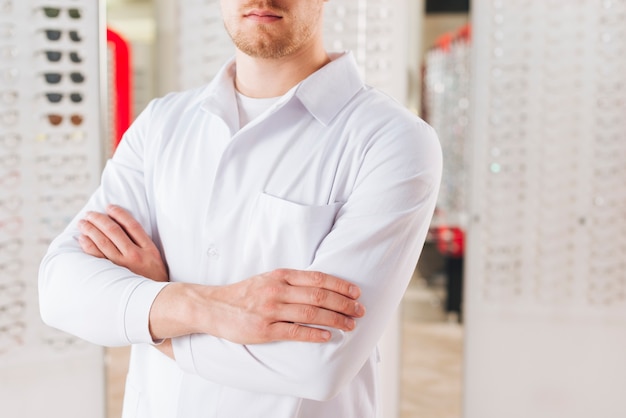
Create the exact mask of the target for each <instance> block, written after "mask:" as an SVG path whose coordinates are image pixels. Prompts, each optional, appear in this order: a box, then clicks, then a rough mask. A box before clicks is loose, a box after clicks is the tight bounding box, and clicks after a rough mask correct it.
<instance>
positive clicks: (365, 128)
mask: <svg viewBox="0 0 626 418" xmlns="http://www.w3.org/2000/svg"><path fill="white" fill-rule="evenodd" d="M338 122H339V123H340V124H343V125H344V128H345V129H346V130H347V131H349V132H351V133H352V135H351V136H352V137H353V138H355V139H356V140H357V141H364V142H365V144H362V145H365V146H366V147H368V148H371V147H375V148H378V147H385V148H391V149H395V150H396V151H397V152H411V151H415V152H420V153H432V154H438V153H440V152H441V147H440V144H439V138H438V136H437V134H436V132H435V130H434V129H433V128H432V127H431V126H430V125H429V124H428V123H426V122H425V121H424V120H423V119H421V118H420V117H419V116H417V115H416V114H415V113H413V112H411V111H410V110H409V109H407V108H406V107H405V106H404V105H402V104H401V103H399V102H398V101H397V100H395V99H394V98H393V97H391V96H389V95H388V94H386V93H384V92H382V91H380V90H378V89H375V88H373V87H370V86H365V87H364V88H363V89H361V90H360V91H359V92H358V93H357V94H356V95H355V96H354V97H353V98H352V100H350V102H349V103H348V104H347V105H346V106H345V108H344V109H343V110H342V112H341V114H340V117H339V118H338Z"/></svg>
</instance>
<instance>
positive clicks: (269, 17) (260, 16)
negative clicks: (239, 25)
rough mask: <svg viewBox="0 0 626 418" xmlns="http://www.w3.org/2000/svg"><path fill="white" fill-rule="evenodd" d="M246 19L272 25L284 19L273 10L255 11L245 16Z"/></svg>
mask: <svg viewBox="0 0 626 418" xmlns="http://www.w3.org/2000/svg"><path fill="white" fill-rule="evenodd" d="M243 16H244V17H245V18H247V19H250V20H252V21H255V22H260V23H271V22H275V21H277V20H280V19H282V18H283V17H282V16H281V15H280V14H278V13H276V12H273V11H271V10H263V9H253V10H250V11H249V12H247V13H245V14H244V15H243Z"/></svg>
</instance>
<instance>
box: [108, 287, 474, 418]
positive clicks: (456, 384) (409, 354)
mask: <svg viewBox="0 0 626 418" xmlns="http://www.w3.org/2000/svg"><path fill="white" fill-rule="evenodd" d="M444 297H445V293H444V291H443V286H442V281H441V280H429V281H428V282H427V281H426V280H424V279H422V278H420V277H418V276H417V275H416V277H414V278H413V280H412V282H411V285H410V286H409V289H408V290H407V293H406V296H405V298H404V301H403V307H402V318H403V321H402V353H403V354H402V371H401V379H402V384H401V394H400V395H401V401H400V415H401V416H400V418H460V417H461V396H462V385H461V378H462V374H461V373H462V364H461V359H462V347H463V327H462V326H461V325H459V324H458V322H457V321H456V320H455V318H449V317H448V316H447V315H446V314H445V313H444V312H443V309H442V303H443V299H444ZM128 354H129V352H128V349H127V348H115V349H109V350H108V351H107V366H108V367H107V378H108V385H107V396H108V406H109V409H108V410H109V413H108V418H119V417H120V412H121V408H122V397H123V391H124V376H125V374H126V365H127V364H128ZM385 418H387V417H385Z"/></svg>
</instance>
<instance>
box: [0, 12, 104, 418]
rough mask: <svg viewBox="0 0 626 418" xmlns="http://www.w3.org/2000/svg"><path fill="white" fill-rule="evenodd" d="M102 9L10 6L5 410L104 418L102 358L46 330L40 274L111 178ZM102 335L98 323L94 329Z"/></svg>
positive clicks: (2, 229)
mask: <svg viewBox="0 0 626 418" xmlns="http://www.w3.org/2000/svg"><path fill="white" fill-rule="evenodd" d="M101 29H102V25H101V12H100V6H99V4H98V2H82V1H79V0H47V1H39V0H31V1H23V0H19V1H18V0H5V1H2V2H0V186H1V187H0V248H1V251H0V405H2V413H1V415H2V416H6V417H29V418H30V417H40V416H46V417H68V416H82V417H96V418H97V417H101V416H103V415H104V409H105V408H104V364H103V356H102V349H101V348H99V347H94V346H91V345H89V344H87V343H84V342H82V341H80V340H78V339H76V338H73V337H71V336H68V335H66V334H63V333H61V332H58V331H55V330H53V329H51V328H48V327H46V326H45V325H44V324H43V323H42V322H41V319H40V316H39V308H38V299H37V271H38V267H39V263H40V261H41V258H42V257H43V254H44V253H45V250H46V248H47V245H48V243H49V242H50V241H51V239H52V238H54V237H55V236H56V234H58V233H59V232H60V230H61V229H62V228H63V227H64V226H65V225H66V224H67V222H68V221H69V219H70V217H71V216H73V215H74V213H75V212H77V211H78V209H79V208H80V207H82V205H83V204H84V203H85V202H86V199H87V197H88V196H89V194H90V193H91V192H92V190H93V189H94V188H95V187H96V185H97V184H98V183H99V176H100V170H101V161H102V160H101V132H102V129H101V128H102V127H101V120H102V118H101V114H100V111H101V109H102V106H101V100H102V96H101V94H100V92H101V85H100V77H99V74H100V63H101V58H100V51H103V50H104V49H103V48H101V46H102V38H101V33H102V31H101ZM94 326H96V327H97V326H98V324H94Z"/></svg>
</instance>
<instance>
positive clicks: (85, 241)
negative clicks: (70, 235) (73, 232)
mask: <svg viewBox="0 0 626 418" xmlns="http://www.w3.org/2000/svg"><path fill="white" fill-rule="evenodd" d="M78 243H79V244H80V248H82V249H83V251H84V252H85V253H87V254H89V255H92V256H94V257H98V258H106V257H105V256H104V254H102V251H100V250H99V249H98V247H96V244H94V243H93V241H92V240H91V238H89V237H87V236H85V235H79V236H78Z"/></svg>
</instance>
